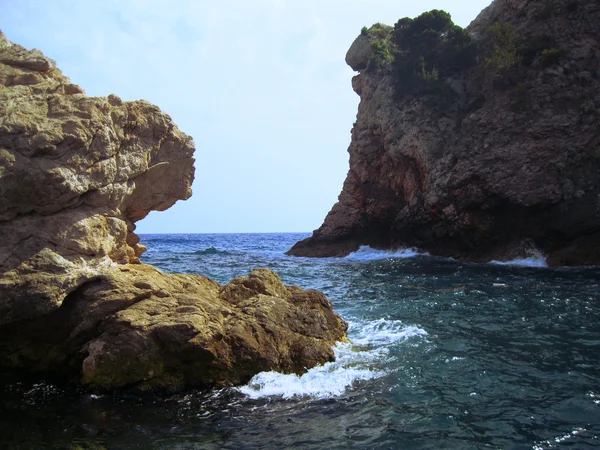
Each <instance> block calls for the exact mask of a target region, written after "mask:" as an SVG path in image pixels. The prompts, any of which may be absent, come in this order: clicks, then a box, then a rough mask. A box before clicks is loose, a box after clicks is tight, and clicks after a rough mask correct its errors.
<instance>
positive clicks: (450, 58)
mask: <svg viewBox="0 0 600 450" xmlns="http://www.w3.org/2000/svg"><path fill="white" fill-rule="evenodd" d="M391 39H392V44H393V50H392V51H391V54H392V55H393V61H392V66H393V77H394V81H395V91H396V96H397V98H398V99H400V98H402V97H403V96H404V95H406V94H407V93H409V92H414V93H436V92H440V91H441V90H443V89H441V88H442V85H443V84H444V83H445V81H444V80H445V79H446V78H447V77H449V76H451V75H453V74H455V73H456V72H458V71H460V70H461V69H464V68H466V67H468V66H470V65H471V64H473V63H474V62H475V55H476V53H475V46H474V44H473V42H472V40H471V37H470V36H469V34H468V33H467V31H466V30H464V29H462V28H461V27H459V26H457V25H455V24H454V23H453V22H452V19H451V17H450V14H448V13H447V12H445V11H440V10H432V11H429V12H426V13H423V14H421V15H420V16H418V17H416V18H415V19H410V18H407V17H405V18H403V19H400V20H399V21H398V22H397V23H396V25H395V26H394V31H393V33H392V38H391Z"/></svg>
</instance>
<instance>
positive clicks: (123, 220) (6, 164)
mask: <svg viewBox="0 0 600 450" xmlns="http://www.w3.org/2000/svg"><path fill="white" fill-rule="evenodd" d="M193 152H194V143H193V141H192V139H191V137H189V136H187V135H186V134H184V133H182V132H181V131H179V129H178V128H177V126H176V125H175V124H174V123H173V122H172V120H171V118H170V117H169V116H167V115H166V114H165V113H163V112H162V111H160V109H159V108H157V107H156V106H154V105H151V104H149V103H147V102H145V101H135V102H124V101H122V100H121V99H120V98H119V97H117V96H116V95H109V96H108V97H107V98H99V97H94V98H91V97H86V96H85V95H84V93H83V90H82V89H81V88H79V87H78V86H76V85H74V84H72V83H71V82H70V81H69V79H68V78H66V77H65V76H64V75H62V73H61V72H60V71H59V70H58V69H57V68H56V66H55V63H54V62H53V61H51V60H50V59H48V58H46V57H45V56H44V55H42V54H41V52H39V51H38V50H33V51H28V50H26V49H24V48H23V47H21V46H19V45H16V44H13V43H11V42H9V41H8V40H7V39H6V38H5V37H4V35H3V34H2V33H1V32H0V234H1V235H2V240H0V367H1V368H12V369H20V370H22V369H25V370H29V371H36V372H44V373H56V374H59V375H60V376H61V377H62V378H71V379H74V380H81V381H82V382H83V383H84V384H87V385H89V386H92V387H95V388H99V389H112V388H120V387H135V388H138V389H153V388H166V389H179V388H182V387H185V386H189V385H195V386H202V387H210V386H214V385H231V384H236V383H242V382H244V381H246V380H248V379H249V378H250V377H251V376H253V375H254V374H256V373H258V372H260V371H263V370H279V371H284V372H302V371H304V370H306V368H307V367H311V366H314V365H315V364H319V363H324V362H326V361H329V360H331V359H332V358H333V353H332V350H331V347H332V346H333V345H334V343H335V342H336V341H337V340H343V339H345V333H346V324H345V322H344V321H342V320H341V319H340V318H339V317H338V316H337V315H336V314H335V313H334V312H333V311H332V307H331V304H330V303H329V301H328V300H327V299H326V298H325V297H324V296H323V295H322V294H321V293H319V292H316V291H302V290H301V289H299V288H295V287H287V286H284V285H283V284H282V282H281V280H280V279H279V278H278V277H277V275H275V274H274V273H272V272H270V271H267V270H257V271H254V272H252V273H251V274H250V275H249V276H248V277H244V278H241V279H237V280H234V281H233V282H232V283H231V284H229V285H227V286H225V287H222V286H220V285H219V284H217V283H215V282H213V281H211V280H208V279H207V278H204V277H202V276H200V275H165V274H163V273H161V272H160V271H158V270H157V269H154V268H152V267H149V266H146V265H143V264H139V262H140V261H139V257H140V255H141V254H142V253H143V252H144V250H145V247H144V246H143V245H140V243H139V238H138V236H137V235H136V234H135V233H134V230H135V222H137V221H138V220H141V219H143V218H144V217H145V216H146V215H147V214H148V213H149V212H150V211H152V210H159V211H161V210H164V209H167V208H169V207H170V206H171V205H173V204H174V203H175V202H176V201H177V200H185V199H187V198H188V197H189V196H190V195H191V184H192V181H193V177H194V159H193V156H192V155H193Z"/></svg>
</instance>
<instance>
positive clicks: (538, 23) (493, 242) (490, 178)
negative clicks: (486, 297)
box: [288, 0, 600, 265]
mask: <svg viewBox="0 0 600 450" xmlns="http://www.w3.org/2000/svg"><path fill="white" fill-rule="evenodd" d="M548 12H550V13H548ZM598 20H600V4H599V3H598V2H597V1H595V0H581V1H579V2H578V7H577V8H576V10H574V11H568V10H567V9H566V8H563V7H561V6H560V5H559V4H556V5H555V7H554V8H553V9H552V10H551V11H548V5H547V2H544V1H543V0H496V1H494V2H493V3H492V4H491V5H490V6H489V7H488V8H486V9H485V10H484V11H482V13H481V14H480V15H479V16H478V17H477V19H475V20H474V21H473V22H472V23H471V25H470V26H469V27H468V31H469V32H470V33H471V35H472V36H474V38H475V39H478V40H479V41H480V42H479V46H480V48H485V46H486V45H487V44H486V42H488V33H489V30H490V28H491V26H492V25H493V24H494V23H495V22H496V21H499V22H502V23H508V24H510V26H511V27H513V28H514V30H515V38H516V39H517V40H520V42H523V43H524V45H527V44H531V45H538V44H537V42H538V41H540V40H544V39H545V40H548V38H547V36H550V38H551V41H552V44H551V45H552V47H553V48H556V49H564V50H565V51H567V53H568V55H569V56H568V57H569V58H570V59H569V61H570V62H569V69H568V70H567V71H565V70H563V71H562V73H561V72H560V71H557V70H556V67H554V66H553V67H548V68H546V67H544V66H543V64H541V63H540V59H541V50H540V51H539V52H538V53H536V54H535V55H534V56H533V61H530V63H528V64H526V63H525V62H524V61H523V62H522V63H521V65H520V66H519V67H518V68H517V69H514V70H507V71H506V73H500V74H497V75H493V74H490V73H489V71H486V69H485V55H480V57H479V62H478V63H477V64H476V65H475V66H474V67H469V68H465V69H463V70H462V71H459V72H458V73H457V74H455V75H453V77H452V78H451V79H448V80H446V82H447V84H448V87H449V88H450V89H452V90H454V92H455V93H456V99H457V100H456V101H454V102H453V103H452V104H451V105H449V106H448V107H445V106H443V105H442V104H440V102H438V101H435V98H432V96H431V95H430V96H427V95H417V94H409V95H406V96H405V97H403V98H402V99H401V100H396V99H394V95H393V93H394V80H393V76H394V75H393V72H392V71H391V69H386V68H385V67H384V68H382V69H381V70H380V71H377V73H373V72H372V71H370V70H368V69H367V67H368V66H369V61H366V62H365V58H368V57H369V54H368V52H367V50H366V48H367V46H366V41H367V39H368V37H369V36H370V32H369V34H367V35H365V34H364V33H363V34H361V36H359V37H358V38H357V40H356V41H355V43H354V44H352V47H351V49H350V51H349V52H348V54H349V56H347V62H348V63H349V64H350V65H351V67H353V68H354V69H355V70H359V71H360V73H359V75H357V76H356V77H355V78H354V79H353V81H352V88H353V89H354V90H355V92H357V93H358V94H359V95H360V99H361V100H360V104H359V107H358V115H357V121H356V123H355V125H354V127H353V129H352V141H351V144H350V147H349V149H348V152H349V154H350V168H349V171H348V176H347V178H346V180H345V182H344V186H343V188H342V192H341V194H340V196H339V199H338V203H336V204H335V205H334V206H333V207H332V209H331V211H330V212H329V214H328V215H327V217H326V218H325V221H324V222H323V225H322V226H321V227H320V228H319V229H318V230H316V231H315V232H314V233H313V235H312V236H311V237H310V238H308V239H306V240H304V241H301V242H298V243H297V244H296V245H295V246H294V247H293V248H292V249H290V250H289V252H288V254H290V255H297V256H344V255H346V254H348V253H349V252H352V251H354V250H356V249H357V248H359V247H360V246H361V245H369V246H372V247H375V248H382V249H394V248H401V247H418V248H421V249H423V250H425V251H427V252H429V253H431V254H433V255H440V256H450V257H453V258H457V259H464V260H469V261H489V260H492V259H494V260H506V259H512V258H515V257H518V256H526V255H524V254H522V252H524V251H529V250H530V249H531V247H532V246H533V247H536V248H538V249H539V250H541V251H542V252H543V253H545V254H546V255H547V257H548V262H549V263H550V264H577V265H581V264H600V215H598V205H597V200H596V199H597V195H598V194H600V159H599V158H598V157H597V154H596V152H597V149H598V148H600V133H599V132H598V121H597V118H596V117H595V116H594V115H593V113H592V112H591V111H594V110H595V109H596V108H595V107H590V106H589V102H590V99H594V98H595V96H597V93H598V91H599V90H600V80H599V79H598V77H594V76H592V75H591V74H592V73H593V72H594V71H595V70H597V67H598V65H600V61H599V58H600V55H599V54H598V52H594V51H593V49H594V48H597V42H600V29H599V28H598V27H597V26H595V24H596V23H597V21H598ZM542 38H543V39H542ZM548 45H550V44H548ZM536 55H537V56H536ZM372 57H373V56H371V58H372ZM386 70H387V71H386ZM582 74H583V75H582ZM565 180H569V182H570V184H569V186H568V189H567V190H568V193H566V194H565V192H566V191H564V181H565ZM450 207H451V208H452V211H453V214H451V215H448V214H446V213H445V212H444V211H448V210H449V209H448V208H450ZM525 243H527V245H525Z"/></svg>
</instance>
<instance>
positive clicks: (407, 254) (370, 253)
mask: <svg viewBox="0 0 600 450" xmlns="http://www.w3.org/2000/svg"><path fill="white" fill-rule="evenodd" d="M427 255H429V254H428V253H426V252H423V251H421V250H418V249H416V248H402V249H398V250H377V249H374V248H371V247H369V246H368V245H362V246H361V247H360V248H359V249H358V250H357V251H355V252H353V253H350V254H349V255H348V256H346V259H351V260H357V261H373V260H376V259H385V258H413V257H415V256H427Z"/></svg>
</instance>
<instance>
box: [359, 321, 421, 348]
mask: <svg viewBox="0 0 600 450" xmlns="http://www.w3.org/2000/svg"><path fill="white" fill-rule="evenodd" d="M354 329H356V331H355V332H354V333H353V331H354ZM350 333H351V334H352V342H353V343H354V344H356V345H389V344H394V343H396V342H400V341H405V340H407V339H410V338H412V337H416V336H427V332H426V331H425V330H423V329H421V328H418V327H415V326H410V325H409V326H407V325H404V324H403V323H402V322H400V321H399V320H387V319H378V320H375V321H373V322H369V323H353V322H350Z"/></svg>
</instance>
